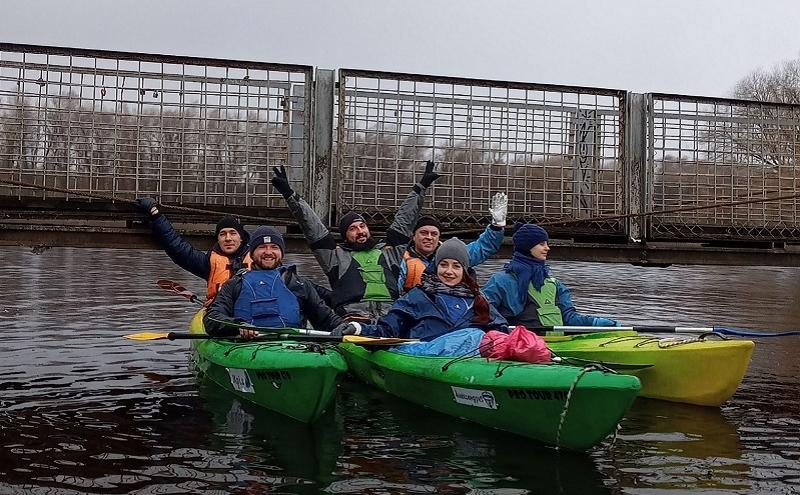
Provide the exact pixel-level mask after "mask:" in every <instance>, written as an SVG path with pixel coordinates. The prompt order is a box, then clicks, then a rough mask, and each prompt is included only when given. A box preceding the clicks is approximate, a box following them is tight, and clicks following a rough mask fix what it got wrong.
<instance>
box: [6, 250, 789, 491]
mask: <svg viewBox="0 0 800 495" xmlns="http://www.w3.org/2000/svg"><path fill="white" fill-rule="evenodd" d="M292 261H294V262H296V263H298V264H299V265H301V272H303V273H305V274H306V275H308V276H310V277H312V278H314V279H316V280H318V281H321V280H322V277H321V273H320V272H319V270H318V269H317V267H316V265H315V264H314V260H313V258H311V257H310V256H309V255H299V256H294V257H293V259H292ZM501 263H502V261H500V260H498V261H492V262H491V263H488V264H487V265H486V266H484V267H482V269H481V270H480V271H479V273H480V274H481V275H482V279H483V280H485V277H486V274H487V273H488V270H495V269H497V268H498V267H500V266H501ZM552 268H553V271H554V273H555V274H556V275H557V276H558V277H559V278H561V279H562V280H564V281H565V282H566V283H567V285H569V286H570V287H571V288H572V291H573V297H574V300H575V303H576V305H577V307H578V308H579V310H581V311H583V312H586V313H594V314H603V315H608V316H610V317H613V318H618V319H620V320H622V321H623V322H624V323H628V324H662V325H678V324H683V325H703V326H706V325H719V326H737V327H746V328H758V329H769V330H784V329H795V328H798V327H800V305H798V304H797V301H798V300H800V270H799V269H796V268H762V267H697V266H695V267H688V266H672V267H668V268H642V267H634V266H629V265H622V264H616V265H612V264H593V263H578V262H570V263H566V262H554V263H552ZM159 278H170V279H173V280H175V281H178V282H180V283H182V284H184V285H185V286H186V287H188V288H189V289H191V290H194V291H196V292H198V293H203V291H204V288H203V283H202V281H200V280H199V279H196V278H193V276H192V275H190V274H188V273H186V272H183V271H182V270H180V269H179V268H177V267H176V266H174V265H173V264H172V263H171V261H170V260H169V259H168V258H167V257H166V255H164V254H163V253H161V252H157V251H135V250H107V249H64V248H54V249H50V250H47V251H45V252H44V253H42V254H39V255H37V254H33V253H32V252H31V251H30V250H29V249H26V248H7V247H6V248H2V251H0V288H1V289H2V296H1V297H0V494H17V493H20V494H21V493H34V494H56V493H57V494H72V493H76V494H77V493H81V494H82V493H98V494H116V493H142V494H144V493H164V494H165V493H239V494H251V493H252V494H255V493H303V494H311V493H348V494H389V493H459V494H460V493H465V494H466V493H469V494H475V495H478V494H481V495H488V494H497V495H515V494H523V493H570V494H573V493H574V494H595V493H598V494H599V493H631V494H648V495H650V494H666V493H703V494H708V493H764V494H778V493H800V438H799V437H800V401H798V395H799V394H798V391H797V390H798V386H800V379H799V378H798V375H800V360H799V359H798V357H797V356H798V353H800V337H783V338H761V339H757V344H756V348H755V352H754V355H753V360H752V363H751V365H750V369H749V371H748V373H747V376H746V378H745V380H744V383H743V384H742V386H741V387H740V389H739V391H738V392H737V393H736V395H735V396H734V397H733V399H732V400H731V401H729V402H728V403H727V404H725V405H724V406H723V407H722V408H721V409H714V408H703V407H696V406H684V405H680V404H671V403H666V402H660V401H655V400H647V399H637V401H636V403H635V404H634V407H633V408H632V409H631V411H630V412H629V413H628V415H627V416H626V418H625V419H624V420H623V422H622V424H621V430H620V432H619V435H618V436H617V438H616V440H615V441H614V442H613V443H612V442H611V439H609V440H607V441H606V442H605V443H604V444H602V445H601V446H598V447H596V448H594V449H593V450H591V451H589V452H588V453H586V454H574V453H566V452H558V451H555V450H554V449H551V448H546V447H541V446H538V445H536V444H534V443H533V442H531V441H528V440H525V439H522V438H517V437H515V436H512V435H507V434H503V433H499V432H496V431H493V430H490V429H487V428H483V427H480V426H476V425H471V424H468V423H464V422H461V421H458V420H455V419H452V418H449V417H446V416H442V415H439V414H436V413H433V412H430V411H427V410H424V409H421V408H419V407H417V406H415V405H413V404H409V403H405V402H403V401H401V400H399V399H395V398H392V397H390V396H387V395H385V394H383V393H381V392H379V391H375V390H371V389H369V388H366V387H363V386H361V385H360V384H359V383H356V382H353V381H351V380H345V381H344V383H343V384H342V385H341V387H340V394H339V396H338V398H337V402H336V407H335V409H333V410H331V411H329V413H328V414H326V415H325V416H324V417H323V418H322V420H321V421H319V422H318V423H317V424H315V425H313V426H305V425H302V424H298V423H295V422H294V421H292V420H288V419H284V418H282V417H279V416H276V415H274V414H271V413H269V412H268V411H264V410H261V409H259V408H257V407H254V406H250V405H249V404H247V403H244V404H243V403H240V402H239V401H238V400H237V399H235V398H233V397H232V396H230V395H227V394H226V393H224V392H223V391H222V390H220V389H218V388H216V387H214V386H213V385H206V384H198V383H196V382H195V379H194V377H193V376H192V374H191V372H190V370H189V353H188V351H187V345H186V344H185V343H182V342H167V341H156V342H132V341H127V340H124V339H123V338H122V335H124V334H127V333H134V332H143V331H169V330H184V329H185V328H186V325H187V323H188V321H189V318H190V317H191V315H192V314H193V312H194V310H195V307H193V306H192V305H191V304H190V303H188V302H187V301H186V300H184V299H182V298H180V297H178V296H175V295H172V294H170V293H167V292H164V291H163V290H161V289H159V288H158V287H156V285H155V283H154V282H155V280H156V279H159ZM698 379H702V377H698Z"/></svg>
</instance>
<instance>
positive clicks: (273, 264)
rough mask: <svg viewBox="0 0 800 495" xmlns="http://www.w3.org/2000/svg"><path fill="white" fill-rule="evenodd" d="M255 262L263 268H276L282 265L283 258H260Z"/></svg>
mask: <svg viewBox="0 0 800 495" xmlns="http://www.w3.org/2000/svg"><path fill="white" fill-rule="evenodd" d="M253 262H254V263H255V264H256V265H257V266H258V267H259V268H260V269H262V270H274V269H275V268H278V267H279V266H281V260H279V259H275V258H269V259H263V258H259V259H257V260H253Z"/></svg>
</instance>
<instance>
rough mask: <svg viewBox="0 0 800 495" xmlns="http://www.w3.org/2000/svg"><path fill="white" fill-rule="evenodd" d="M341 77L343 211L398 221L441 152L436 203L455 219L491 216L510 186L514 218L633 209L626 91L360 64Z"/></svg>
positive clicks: (613, 224) (611, 227) (605, 226)
mask: <svg viewBox="0 0 800 495" xmlns="http://www.w3.org/2000/svg"><path fill="white" fill-rule="evenodd" d="M339 82H340V85H339V98H338V122H337V131H338V132H337V135H336V138H337V142H336V157H337V162H336V166H337V173H336V176H337V180H338V182H337V184H336V185H335V198H336V201H337V208H338V213H339V215H341V214H342V213H344V212H346V211H348V210H359V211H363V212H364V213H365V214H368V215H373V217H379V218H382V219H383V220H388V219H389V218H391V215H392V214H393V213H394V211H395V210H396V209H397V207H398V206H399V205H400V203H401V202H402V200H403V199H404V198H405V196H406V195H407V194H408V192H409V190H410V188H411V186H412V185H413V184H414V181H415V179H418V178H419V177H420V175H421V172H422V170H423V165H424V163H423V162H424V161H425V160H431V159H432V160H435V161H436V162H437V164H438V168H439V169H440V170H441V173H442V174H443V176H444V177H443V178H442V179H440V180H439V181H438V182H437V183H436V185H435V186H434V187H433V188H432V190H431V191H430V192H429V193H428V199H427V200H426V206H427V208H428V209H430V210H433V211H434V212H435V213H436V214H437V215H438V216H440V217H446V218H444V219H445V220H449V221H450V222H454V223H458V224H470V223H483V222H485V221H486V220H487V219H488V213H487V208H488V204H489V199H490V198H491V196H492V195H493V194H494V193H496V192H498V191H506V192H508V194H509V215H510V217H511V218H512V219H513V220H521V219H527V220H536V221H548V220H550V221H552V220H564V219H580V218H589V217H596V216H598V215H604V214H605V215H609V214H619V213H621V212H622V209H623V204H622V202H623V201H622V187H623V186H622V184H623V178H622V172H621V170H622V167H621V161H622V157H621V149H622V135H621V133H622V123H621V110H620V109H621V108H623V104H622V98H623V94H624V93H623V92H620V91H614V90H602V89H592V88H574V87H563V86H546V85H535V84H521V83H507V82H497V81H482V80H473V79H455V78H438V77H430V76H418V75H409V74H393V73H382V72H369V71H354V70H342V71H340V76H339ZM580 228H582V229H585V230H588V231H590V232H591V231H594V232H606V233H608V232H611V233H617V232H619V231H620V229H622V226H621V224H620V223H619V222H617V221H610V222H592V223H587V224H585V225H582V226H581V227H580ZM573 230H575V229H573Z"/></svg>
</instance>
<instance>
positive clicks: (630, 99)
mask: <svg viewBox="0 0 800 495" xmlns="http://www.w3.org/2000/svg"><path fill="white" fill-rule="evenodd" d="M646 104H647V97H646V95H643V94H639V93H627V94H626V96H625V130H624V136H625V144H624V150H623V153H624V160H623V164H622V166H623V173H622V176H623V181H624V184H625V192H624V194H625V205H626V213H628V214H630V215H638V216H633V217H630V218H629V219H628V221H627V222H628V225H627V232H628V238H629V239H630V240H631V241H634V242H639V241H641V240H642V239H644V238H645V237H646V234H647V218H646V217H645V216H643V215H641V214H642V213H644V210H645V205H647V196H646V195H647V173H646V171H647V162H648V157H647V127H646V126H647V122H646V116H647V112H646Z"/></svg>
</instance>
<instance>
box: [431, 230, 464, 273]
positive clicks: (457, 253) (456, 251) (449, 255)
mask: <svg viewBox="0 0 800 495" xmlns="http://www.w3.org/2000/svg"><path fill="white" fill-rule="evenodd" d="M445 259H450V260H456V261H458V262H459V263H461V266H463V267H464V269H465V270H466V269H467V268H469V252H468V251H467V245H466V244H464V243H463V242H461V240H460V239H459V238H458V237H453V238H452V239H447V240H446V241H444V242H443V243H442V245H441V246H439V249H437V250H436V257H435V258H434V261H435V263H436V265H438V264H439V262H440V261H442V260H445Z"/></svg>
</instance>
